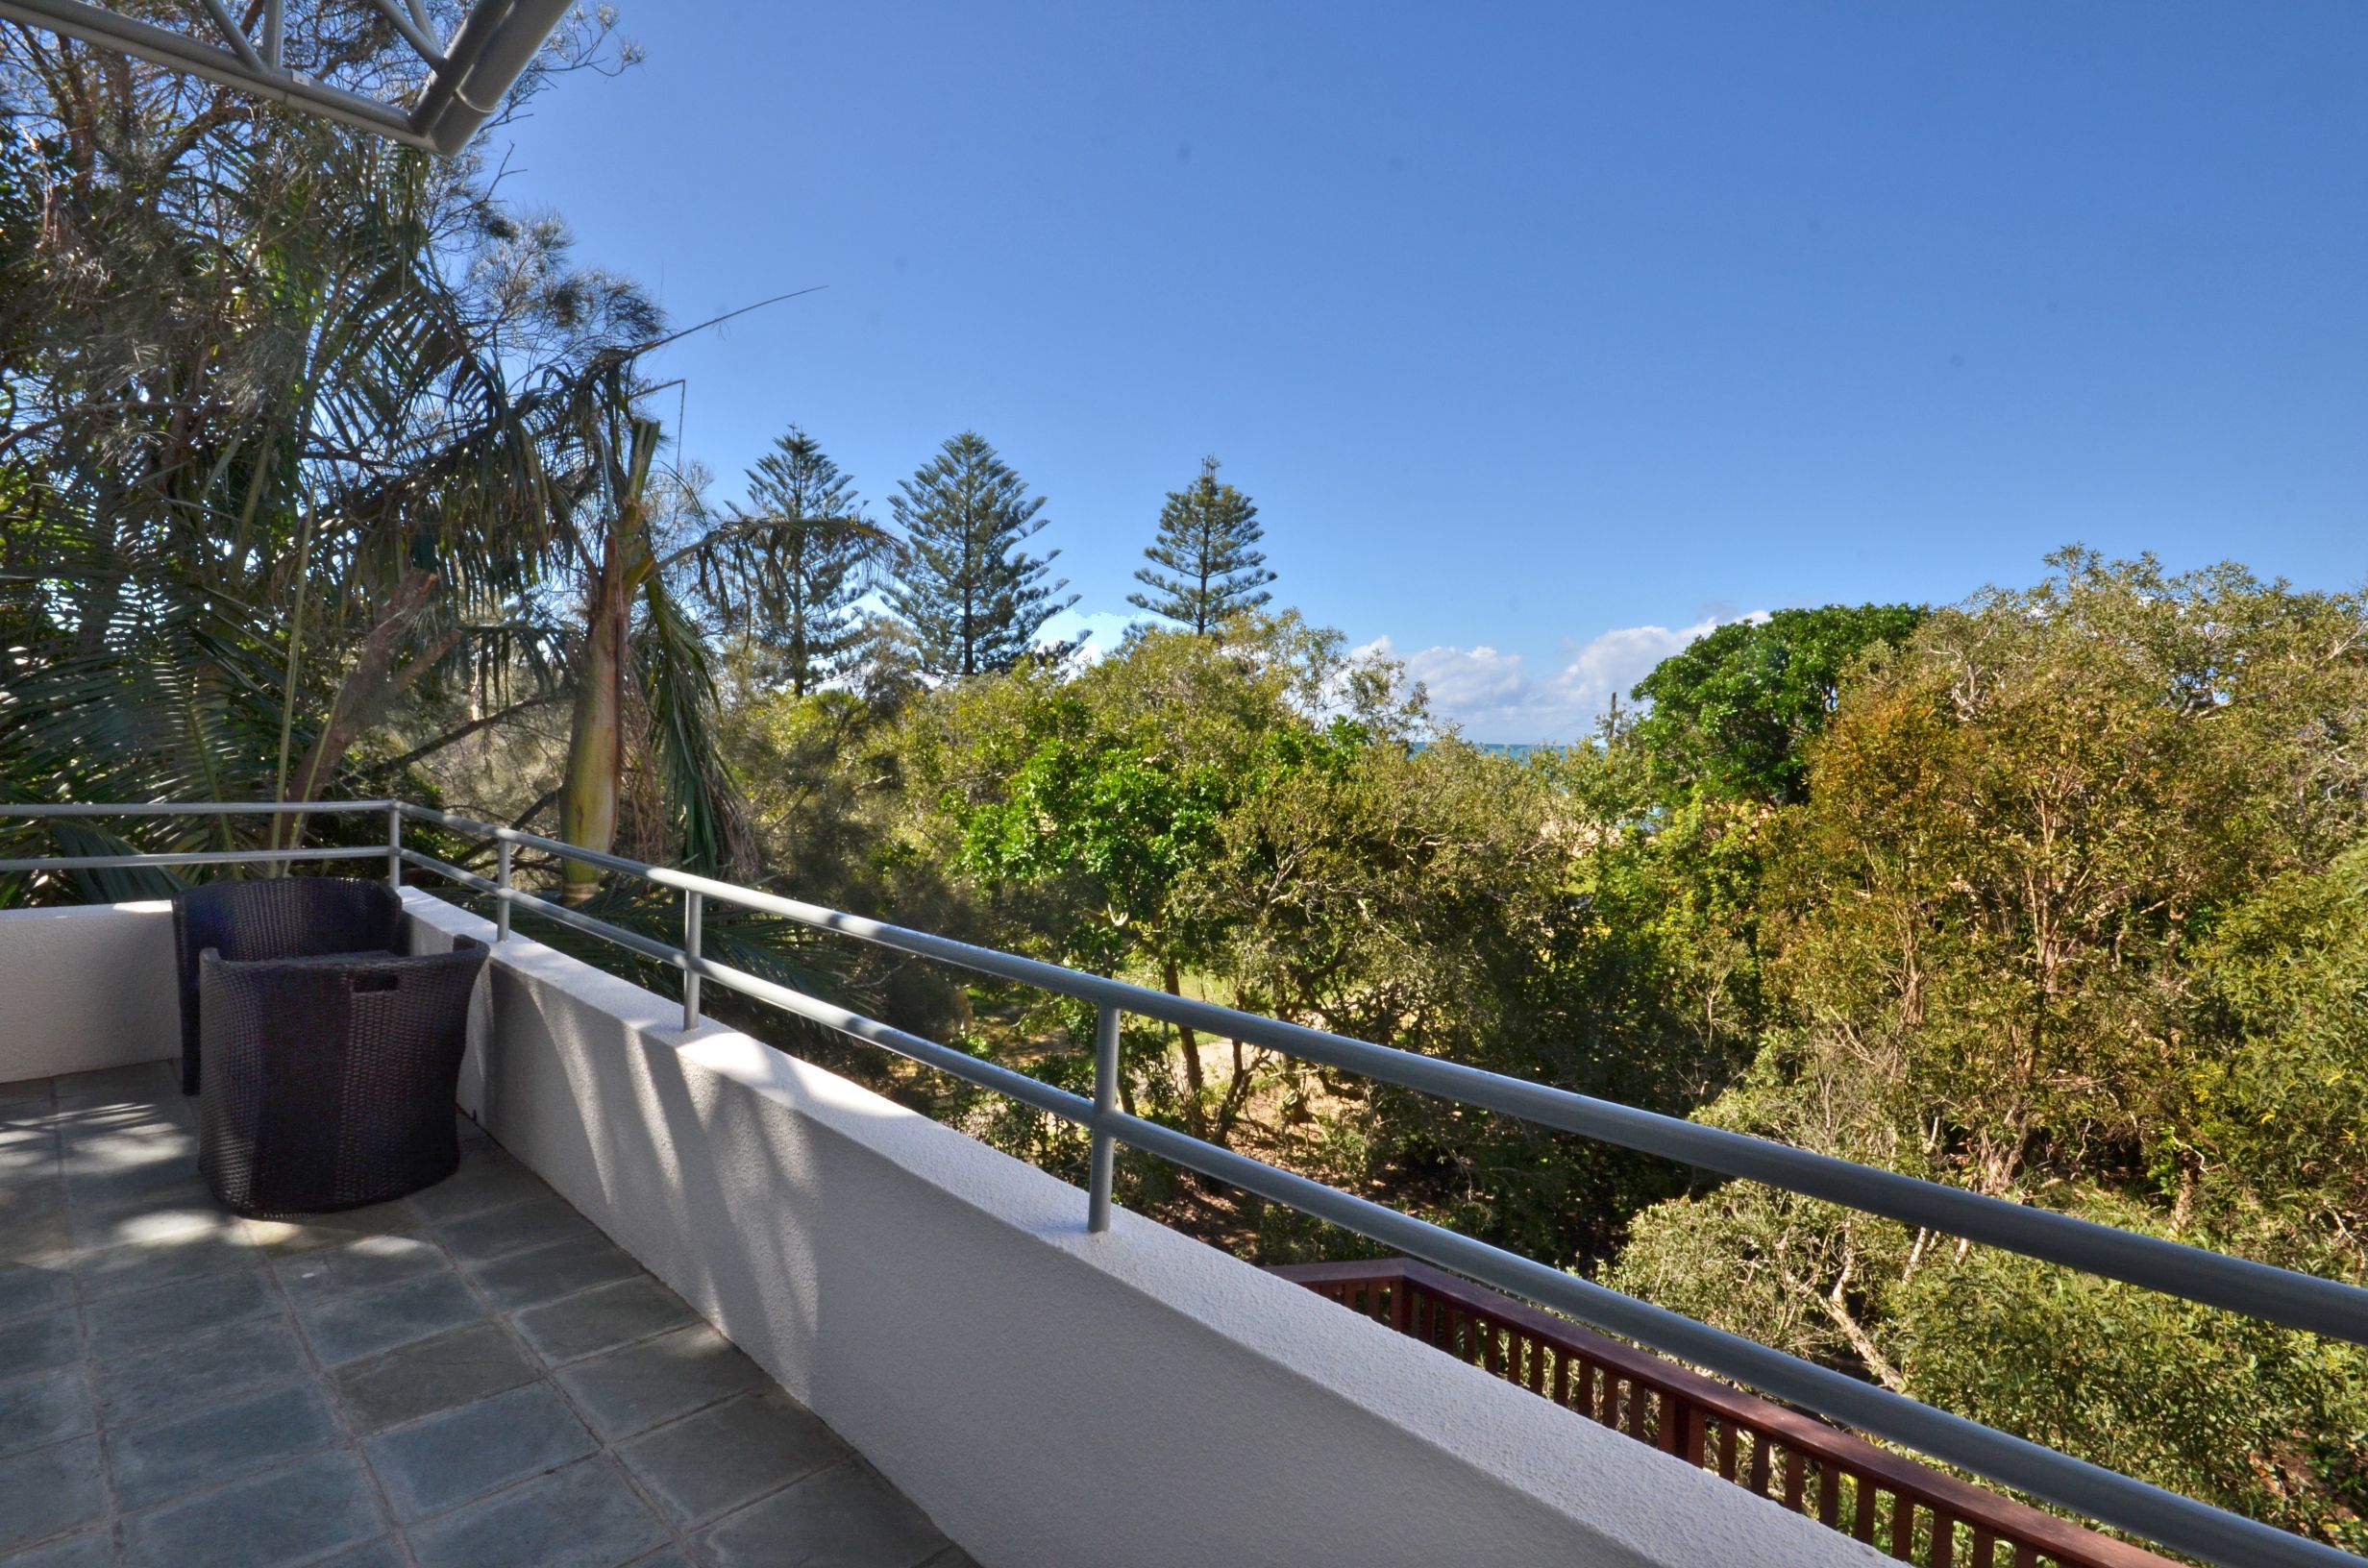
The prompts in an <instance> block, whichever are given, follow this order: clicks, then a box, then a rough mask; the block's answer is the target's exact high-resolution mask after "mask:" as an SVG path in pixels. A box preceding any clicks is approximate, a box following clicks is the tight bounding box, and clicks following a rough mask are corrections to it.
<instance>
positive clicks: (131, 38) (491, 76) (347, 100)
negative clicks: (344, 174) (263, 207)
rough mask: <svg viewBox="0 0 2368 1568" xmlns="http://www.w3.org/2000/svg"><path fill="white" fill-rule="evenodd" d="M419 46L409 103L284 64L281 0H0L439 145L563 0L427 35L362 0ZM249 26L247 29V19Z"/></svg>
mask: <svg viewBox="0 0 2368 1568" xmlns="http://www.w3.org/2000/svg"><path fill="white" fill-rule="evenodd" d="M370 3H371V5H372V6H373V7H374V8H375V9H376V10H377V11H378V12H380V13H381V14H382V15H383V16H384V17H385V18H386V21H387V22H388V24H389V25H391V26H392V27H393V28H394V30H395V34H396V36H397V37H400V38H401V39H402V40H403V41H404V42H405V43H406V44H407V45H408V46H409V48H410V49H411V51H412V52H413V53H414V54H416V55H417V56H418V57H419V61H420V63H421V64H422V65H423V66H424V67H426V70H427V77H426V80H425V82H424V84H423V85H422V86H421V87H420V88H419V90H418V92H417V94H416V95H415V96H414V97H413V99H412V101H411V102H410V103H409V104H408V105H405V104H400V103H385V102H382V101H381V100H379V99H376V98H369V97H364V96H363V95H362V94H360V93H358V92H350V91H348V90H346V89H345V88H343V87H337V86H331V85H329V84H328V83H325V82H317V81H314V80H313V79H311V78H310V77H308V76H305V75H302V74H301V73H299V72H296V71H292V70H289V69H288V68H287V65H286V63H285V60H284V40H285V37H286V16H285V13H284V12H285V5H286V0H259V4H249V5H248V7H247V13H248V15H249V17H250V18H251V19H252V20H251V21H250V22H248V23H242V22H240V21H239V19H238V18H237V17H235V16H234V15H233V14H232V13H231V12H230V10H229V8H228V7H227V6H225V5H224V3H223V0H194V3H193V4H190V5H188V6H187V8H186V9H187V10H188V12H189V17H190V28H189V30H188V31H186V32H182V31H177V30H175V29H173V28H168V27H159V26H157V25H155V24H154V23H151V22H143V21H138V20H136V19H134V18H132V17H130V16H126V15H124V14H123V13H122V12H117V11H114V10H111V9H110V8H109V7H107V6H104V5H101V4H98V3H96V0H0V20H6V21H12V22H21V23H23V24H24V25H26V26H28V27H38V28H45V29H47V30H48V31H50V32H53V33H57V34H60V35H62V36H63V37H70V38H79V39H81V40H82V41H83V42H85V43H87V44H91V45H93V46H95V47H97V48H101V49H111V50H115V51H117V52H119V53H122V54H127V55H131V56H134V57H136V58H137V59H140V60H144V61H149V62H151V63H152V64H157V65H161V66H163V67H165V68H166V69H167V70H175V71H186V72H188V73H189V74H190V75H193V76H202V77H204V78H206V79H207V80H208V81H210V82H219V83H221V84H222V85H223V86H231V87H237V88H239V89H241V90H243V91H246V92H252V93H254V94H256V95H257V96H258V97H260V98H267V99H270V100H271V101H272V102H274V103H281V104H285V105H287V106H288V107H289V108H291V109H297V110H304V111H305V112H307V113H310V114H318V115H320V116H322V117H323V118H325V119H330V120H334V121H336V122H338V123H339V124H341V125H350V126H353V127H355V128H357V129H358V130H363V131H371V132H375V133H377V134H378V135H382V136H391V137H393V138H394V139H395V140H397V141H400V142H404V143H406V144H407V145H409V146H412V147H420V148H425V149H426V150H427V151H429V152H432V153H438V154H443V155H445V156H450V155H451V154H454V153H456V152H458V151H459V150H460V149H461V148H463V147H465V146H467V145H468V143H469V138H470V137H471V136H473V135H477V132H478V130H479V128H480V127H481V126H482V125H483V124H484V123H485V121H486V120H487V119H488V118H489V117H490V116H491V115H492V113H493V111H494V110H496V109H498V108H499V107H501V103H502V95H503V94H504V93H506V92H507V91H509V89H510V88H511V87H512V86H515V85H516V83H517V81H518V78H519V76H520V75H521V74H522V73H524V71H525V70H526V68H527V66H528V65H529V64H530V63H531V62H532V61H533V59H534V53H535V51H536V50H538V49H540V48H541V47H542V46H543V40H544V39H546V38H548V37H550V36H551V30H552V29H553V28H555V27H556V26H557V25H558V23H559V19H560V18H561V17H562V16H564V15H566V14H567V12H568V9H569V7H570V6H571V5H572V4H574V0H477V3H476V4H475V5H473V6H471V7H470V8H469V10H468V12H467V13H466V14H465V15H463V16H462V17H461V18H460V25H459V26H458V27H456V28H455V29H453V36H452V37H450V38H448V39H446V40H445V41H443V42H442V43H440V44H439V43H438V42H437V41H436V39H435V37H434V34H433V32H432V25H431V20H430V17H429V15H428V12H427V10H426V8H425V7H423V6H422V5H421V4H420V0H370ZM251 25H255V26H259V32H257V33H254V34H250V33H249V31H248V28H249V26H251Z"/></svg>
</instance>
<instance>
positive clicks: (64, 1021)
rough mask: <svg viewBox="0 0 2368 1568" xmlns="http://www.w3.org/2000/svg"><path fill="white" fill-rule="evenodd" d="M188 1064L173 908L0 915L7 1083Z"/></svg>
mask: <svg viewBox="0 0 2368 1568" xmlns="http://www.w3.org/2000/svg"><path fill="white" fill-rule="evenodd" d="M180 1054H181V991H180V987H179V986H178V985H177V984H176V983H175V981H174V978H173V906H172V905H171V904H169V903H165V902H163V901H162V900H158V901H156V902H154V903H138V904H74V905H68V906H66V907H64V908H62V909H0V1083H11V1082H13V1081H15V1080H16V1079H19V1078H54V1077H57V1076H59V1075H60V1074H62V1073H68V1072H95V1071H97V1070H99V1069H100V1068H102V1067H122V1066H131V1065H132V1064H133V1063H135V1062H154V1061H156V1060H157V1059H159V1058H160V1057H167V1056H172V1057H177V1056H179V1055H180Z"/></svg>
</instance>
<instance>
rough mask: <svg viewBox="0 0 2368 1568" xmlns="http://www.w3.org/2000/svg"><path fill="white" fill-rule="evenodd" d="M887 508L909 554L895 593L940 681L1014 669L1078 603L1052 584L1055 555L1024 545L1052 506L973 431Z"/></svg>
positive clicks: (900, 613)
mask: <svg viewBox="0 0 2368 1568" xmlns="http://www.w3.org/2000/svg"><path fill="white" fill-rule="evenodd" d="M898 488H899V491H900V493H899V494H898V495H897V496H895V497H894V498H892V499H891V500H890V502H889V506H890V508H891V510H893V511H894V513H895V515H896V520H897V524H898V526H899V527H901V528H902V529H903V532H904V540H903V549H902V550H901V551H900V552H899V554H898V558H897V563H896V571H895V576H894V577H893V579H892V580H891V581H890V583H889V585H888V590H887V597H888V603H889V607H890V608H891V609H893V610H894V611H895V612H896V615H897V618H898V620H899V621H900V622H901V623H902V625H903V627H904V632H905V635H906V637H907V638H908V639H909V640H910V642H911V645H912V648H913V649H914V652H915V654H916V655H917V657H918V659H919V661H920V664H921V667H922V669H923V671H924V672H925V673H926V674H930V675H932V676H936V677H938V678H940V679H950V678H956V677H961V676H968V675H976V674H986V673H990V672H997V671H1003V670H1008V669H1010V668H1011V667H1012V666H1013V665H1015V664H1017V663H1019V662H1020V660H1021V659H1022V658H1023V657H1024V656H1025V655H1026V653H1027V651H1028V649H1030V648H1031V647H1033V646H1034V644H1035V640H1036V633H1037V632H1038V631H1040V630H1041V629H1043V627H1044V624H1045V623H1046V622H1047V621H1048V620H1050V619H1051V618H1052V617H1053V616H1054V615H1057V614H1058V613H1060V612H1061V611H1062V610H1065V609H1067V608H1068V607H1069V606H1070V605H1072V604H1074V603H1075V602H1076V601H1077V596H1076V595H1074V594H1072V595H1070V596H1069V597H1068V598H1066V599H1062V598H1058V597H1056V596H1058V594H1059V593H1060V591H1061V590H1062V589H1064V588H1066V587H1068V586H1069V583H1068V579H1066V578H1058V579H1055V580H1053V581H1052V582H1050V583H1049V584H1048V583H1047V582H1046V580H1045V579H1046V578H1047V577H1048V576H1050V573H1051V563H1052V561H1053V560H1054V559H1055V558H1056V557H1058V556H1059V554H1060V551H1057V550H1056V551H1051V552H1050V553H1048V554H1046V555H1044V556H1042V557H1037V556H1033V555H1030V554H1028V553H1027V552H1026V551H1024V550H1023V549H1022V548H1021V546H1022V545H1023V544H1024V542H1025V541H1026V540H1028V539H1029V538H1031V537H1033V536H1034V535H1035V534H1037V533H1038V532H1040V531H1042V530H1043V528H1044V527H1045V525H1046V524H1047V523H1048V521H1050V520H1049V519H1048V518H1045V517H1043V516H1040V515H1039V514H1040V513H1041V512H1042V511H1043V510H1044V504H1045V502H1044V498H1043V497H1042V496H1030V495H1029V494H1028V493H1027V486H1026V484H1025V483H1024V481H1023V480H1022V479H1021V478H1020V476H1019V475H1017V474H1015V473H1013V472H1012V470H1011V468H1010V466H1009V465H1008V464H1006V463H1005V462H1004V461H1003V460H1002V458H1001V457H1000V456H999V455H997V453H996V451H995V449H994V448H993V447H991V446H989V445H988V444H987V443H986V441H985V440H984V439H983V438H982V437H980V436H979V435H978V434H977V432H975V431H973V430H965V431H963V432H962V433H961V434H960V435H957V436H954V437H953V438H952V439H950V440H949V441H948V442H947V443H946V444H945V446H944V448H943V449H941V450H940V451H939V453H938V454H937V455H936V456H935V457H933V458H931V459H930V460H929V461H928V462H926V463H925V464H923V465H922V466H921V468H920V469H918V470H917V471H915V473H914V475H913V477H912V478H909V479H906V480H904V481H902V482H901V483H900V485H899V487H898Z"/></svg>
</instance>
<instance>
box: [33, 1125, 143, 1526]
mask: <svg viewBox="0 0 2368 1568" xmlns="http://www.w3.org/2000/svg"><path fill="white" fill-rule="evenodd" d="M49 1101H50V1122H49V1125H50V1136H51V1138H52V1139H53V1140H54V1141H55V1143H56V1146H57V1151H58V1152H57V1160H58V1190H59V1191H60V1192H61V1193H62V1194H63V1196H64V1199H65V1245H66V1262H65V1270H66V1286H67V1288H69V1289H70V1290H72V1291H73V1293H74V1326H75V1329H76V1331H77V1332H78V1333H79V1334H80V1335H81V1338H82V1373H83V1392H84V1394H85V1395H86V1397H87V1398H88V1399H89V1401H90V1436H91V1440H92V1441H93V1442H94V1443H96V1444H97V1445H98V1451H99V1488H100V1495H101V1497H102V1498H104V1500H105V1510H106V1511H105V1512H104V1513H103V1514H102V1515H101V1525H102V1528H104V1529H105V1530H106V1531H107V1548H108V1554H109V1556H111V1557H112V1558H113V1559H114V1561H115V1563H116V1565H117V1568H122V1565H123V1564H124V1563H126V1562H128V1561H130V1557H129V1556H128V1554H129V1552H130V1551H131V1548H130V1545H129V1544H128V1543H127V1542H126V1540H125V1539H124V1533H123V1499H122V1497H121V1496H120V1495H119V1494H118V1493H117V1492H116V1490H115V1454H114V1445H113V1444H112V1443H111V1442H110V1441H108V1438H109V1435H110V1433H109V1429H108V1424H107V1407H106V1405H105V1404H104V1403H103V1402H102V1401H101V1400H100V1398H99V1358H98V1354H97V1351H96V1348H95V1347H94V1346H93V1344H92V1342H91V1335H90V1302H89V1299H88V1295H87V1292H86V1291H85V1290H84V1288H83V1271H82V1270H81V1269H80V1268H78V1267H76V1266H75V1265H76V1264H77V1263H78V1262H80V1261H81V1256H82V1249H81V1248H80V1247H78V1246H77V1245H76V1244H75V1239H76V1233H75V1227H74V1188H73V1185H72V1184H71V1183H69V1182H67V1181H66V1179H65V1126H64V1122H63V1120H62V1118H63V1116H64V1115H65V1113H64V1111H63V1110H62V1108H61V1107H60V1106H59V1103H58V1083H57V1080H56V1079H54V1078H53V1079H51V1080H50V1085H49Z"/></svg>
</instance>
